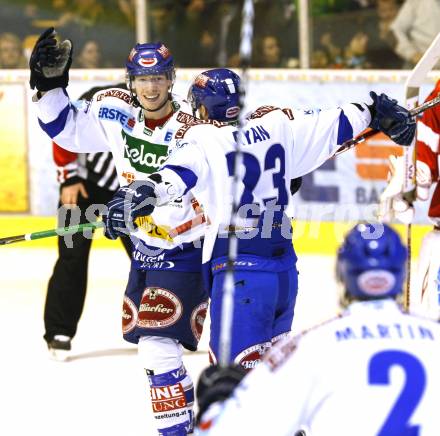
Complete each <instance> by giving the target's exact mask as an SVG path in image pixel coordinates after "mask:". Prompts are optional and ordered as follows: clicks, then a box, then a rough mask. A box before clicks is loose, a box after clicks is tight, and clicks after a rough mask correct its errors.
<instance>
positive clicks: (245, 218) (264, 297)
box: [107, 69, 415, 368]
mask: <svg viewBox="0 0 440 436" xmlns="http://www.w3.org/2000/svg"><path fill="white" fill-rule="evenodd" d="M239 85H240V84H239V78H238V76H237V75H236V74H235V73H233V72H232V71H230V70H227V69H216V70H210V71H207V72H204V73H202V74H200V75H199V76H198V77H197V78H196V80H195V82H194V83H193V85H192V87H191V89H190V96H191V100H192V102H193V107H194V109H196V110H198V112H199V115H200V118H202V121H200V120H197V119H188V124H187V125H186V126H184V127H182V128H181V129H179V130H178V131H177V133H176V139H177V143H176V147H175V149H173V150H172V152H171V154H170V156H169V157H168V159H167V161H166V162H165V165H164V166H163V169H162V170H161V171H159V172H158V173H156V174H152V175H151V176H150V177H149V178H148V181H147V182H135V183H133V184H131V185H130V186H129V187H128V188H127V189H124V190H120V191H119V192H117V193H116V194H115V196H114V199H113V200H112V202H110V203H109V205H108V206H109V213H108V217H107V226H108V228H109V229H111V232H114V233H116V234H120V233H124V231H125V230H124V229H125V226H126V225H127V223H128V224H130V222H131V221H132V220H133V219H135V218H136V217H137V216H142V215H149V214H150V213H152V211H153V210H156V207H157V209H160V206H162V205H164V204H167V203H168V201H171V200H172V199H173V198H175V197H176V196H179V195H181V194H182V193H183V192H185V191H186V190H188V189H193V191H194V192H197V197H200V199H201V201H202V204H204V206H205V208H206V209H205V211H206V213H207V216H208V217H209V220H210V222H211V224H210V226H209V229H208V231H207V233H206V235H205V241H204V247H203V262H204V263H205V264H206V265H207V266H208V269H209V270H210V273H211V276H212V279H211V280H212V284H211V295H210V296H211V318H212V319H211V339H210V343H211V350H212V352H213V353H214V355H215V356H217V355H218V352H219V350H218V348H219V332H220V313H221V300H222V288H223V280H224V277H225V269H226V265H227V249H226V242H227V237H228V234H229V233H230V232H234V231H235V232H236V234H237V237H238V239H239V243H238V257H237V260H236V262H235V264H234V271H235V277H234V280H235V283H236V285H237V286H236V291H235V301H236V302H235V305H234V314H233V318H234V325H233V332H234V334H233V337H232V338H231V342H232V344H231V348H232V349H231V359H233V361H235V362H237V363H240V364H242V365H243V366H245V367H247V368H249V367H252V366H254V363H256V362H257V361H258V360H259V358H260V357H261V355H262V354H263V353H264V351H265V349H266V348H268V347H270V344H271V342H272V341H273V340H274V339H276V337H277V336H278V335H280V334H285V333H286V332H288V331H289V330H290V328H291V322H292V317H293V307H294V304H295V297H296V269H295V262H296V257H295V254H294V252H293V248H292V242H291V225H290V219H289V217H287V216H286V214H285V213H284V211H285V210H286V208H287V207H289V206H290V202H291V201H292V200H291V196H290V195H288V192H289V188H290V181H291V180H292V179H295V178H298V177H301V176H302V175H304V174H307V173H308V172H310V171H312V170H313V169H315V168H317V167H319V166H320V165H321V164H322V163H323V162H324V161H325V160H326V159H328V158H329V157H331V156H332V155H333V154H334V153H335V152H336V151H337V150H338V148H339V146H340V145H341V144H342V143H343V142H344V141H346V140H348V139H350V138H352V137H353V136H354V135H357V134H358V133H360V132H361V131H362V130H364V129H365V128H366V127H367V126H369V125H370V126H373V127H374V128H376V129H380V130H381V131H383V132H385V133H387V134H388V135H392V136H394V137H395V140H396V141H397V142H400V143H401V144H408V143H410V142H411V140H412V138H413V136H414V130H415V122H414V120H412V119H411V118H410V116H409V113H408V111H407V110H406V109H404V108H402V107H400V106H398V105H397V104H396V102H395V101H394V100H390V99H389V98H388V97H387V96H385V95H384V94H382V95H381V96H377V95H376V94H374V93H372V97H373V100H374V101H373V104H372V105H367V104H364V103H362V104H346V105H343V106H342V107H340V108H336V109H331V110H325V111H320V110H315V111H295V112H294V111H292V110H291V109H283V110H281V109H279V108H276V107H272V106H264V107H260V108H258V109H257V110H256V111H254V112H253V113H251V114H250V115H249V117H248V120H247V122H246V124H245V125H244V126H243V129H242V131H241V132H239V131H238V130H237V127H236V126H234V125H231V124H230V123H221V122H219V121H218V120H219V114H223V117H222V118H221V120H223V119H226V120H228V119H229V120H236V118H237V115H238V112H239V107H238V93H239ZM228 117H229V118H228ZM385 118H386V119H387V123H386V125H387V127H386V128H385V127H383V126H382V124H381V122H382V121H383V120H384V119H385ZM239 135H241V136H240V137H239ZM236 140H241V141H242V143H243V144H242V149H243V166H242V168H240V169H239V170H238V171H240V172H242V174H243V179H242V182H241V183H240V184H239V187H238V189H239V193H240V196H241V200H240V205H239V206H240V208H239V213H238V216H237V219H236V220H235V223H234V224H233V225H234V227H233V228H231V222H230V218H231V198H232V195H233V193H232V191H231V190H232V188H231V179H232V177H231V176H233V162H234V158H235V153H236V152H235V141H236ZM195 156H197V159H195V158H194V157H195ZM268 290H270V292H268Z"/></svg>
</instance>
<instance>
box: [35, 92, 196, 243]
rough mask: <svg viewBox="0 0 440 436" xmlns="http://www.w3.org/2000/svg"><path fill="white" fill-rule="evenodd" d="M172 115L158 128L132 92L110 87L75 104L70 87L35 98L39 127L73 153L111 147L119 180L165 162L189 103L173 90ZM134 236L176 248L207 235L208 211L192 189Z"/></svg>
mask: <svg viewBox="0 0 440 436" xmlns="http://www.w3.org/2000/svg"><path fill="white" fill-rule="evenodd" d="M172 104H173V109H174V114H173V115H172V117H171V118H169V119H168V120H167V121H166V122H165V123H164V124H163V125H162V126H159V127H156V128H155V129H154V130H151V129H149V128H148V127H146V125H145V120H144V115H143V112H142V109H141V108H139V107H134V106H133V105H132V104H131V97H130V94H129V92H127V91H125V90H122V89H117V88H111V89H105V90H103V91H99V92H97V93H96V94H95V95H94V97H93V99H92V100H91V101H90V102H87V101H82V104H81V105H80V106H78V105H73V104H72V102H71V100H70V99H69V96H68V95H67V93H66V91H65V90H63V89H62V88H56V89H53V90H51V91H48V92H47V93H45V94H44V96H43V97H42V98H41V99H39V100H38V101H37V102H35V106H36V108H37V112H38V119H39V123H40V126H41V128H42V129H43V130H44V131H45V132H46V133H47V134H48V135H49V136H50V137H51V138H52V139H53V141H55V142H56V143H57V144H58V145H59V146H61V147H63V148H64V149H66V150H69V151H70V152H73V153H94V152H102V151H111V153H112V154H113V159H114V162H115V165H116V170H117V173H118V178H119V184H120V185H121V186H124V185H127V184H129V183H131V182H132V181H134V180H136V179H141V180H142V179H145V178H147V176H148V175H149V174H151V173H153V172H155V171H156V170H158V169H159V167H160V166H161V165H162V164H163V162H164V161H165V159H166V156H167V154H168V147H169V146H171V145H173V144H174V134H175V132H176V131H177V130H178V129H179V127H181V126H182V123H181V122H180V121H178V115H179V114H181V113H183V112H182V111H186V112H190V111H191V108H190V106H189V105H188V103H187V102H186V101H184V100H182V99H180V98H178V97H177V96H174V95H173V101H172ZM138 225H139V227H138V228H137V230H136V231H135V232H134V233H133V235H134V236H136V237H137V238H139V239H141V240H142V241H144V242H145V243H146V244H148V245H149V246H152V247H158V248H163V249H173V248H175V247H177V246H179V245H180V244H182V243H186V242H192V241H194V240H196V239H199V238H200V237H201V236H202V235H203V234H204V216H203V214H202V213H201V207H200V205H199V203H198V202H197V200H196V199H195V198H194V196H193V195H192V193H191V192H187V193H182V195H181V196H180V197H179V198H175V199H174V201H172V202H171V203H170V204H168V205H167V206H165V207H162V208H157V209H156V210H155V211H154V212H153V214H152V215H151V216H150V217H146V218H145V219H144V218H142V219H139V222H138Z"/></svg>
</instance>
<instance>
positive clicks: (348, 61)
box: [344, 31, 371, 69]
mask: <svg viewBox="0 0 440 436" xmlns="http://www.w3.org/2000/svg"><path fill="white" fill-rule="evenodd" d="M367 52H368V35H367V34H366V33H365V32H362V31H361V32H357V33H356V34H355V35H354V36H353V38H351V40H350V42H349V44H348V46H347V47H346V48H345V51H344V65H345V67H346V68H355V69H360V68H371V63H370V62H369V61H368V58H367Z"/></svg>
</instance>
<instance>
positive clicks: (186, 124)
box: [174, 111, 230, 139]
mask: <svg viewBox="0 0 440 436" xmlns="http://www.w3.org/2000/svg"><path fill="white" fill-rule="evenodd" d="M176 120H177V121H178V122H179V123H181V124H183V126H181V127H180V128H179V129H178V130H177V132H176V133H175V135H174V138H175V139H182V138H183V137H184V136H185V134H186V133H187V132H188V130H189V129H190V128H191V127H194V126H203V125H211V126H214V127H225V126H229V125H230V124H228V123H223V122H221V121H217V120H200V119H199V118H196V117H194V116H193V115H190V114H188V113H186V112H183V111H179V113H178V114H177V117H176Z"/></svg>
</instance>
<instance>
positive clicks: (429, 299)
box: [382, 81, 440, 319]
mask: <svg viewBox="0 0 440 436" xmlns="http://www.w3.org/2000/svg"><path fill="white" fill-rule="evenodd" d="M439 93H440V81H438V82H437V84H436V86H435V88H434V89H433V91H432V92H431V94H430V95H429V96H428V97H427V99H426V101H429V100H432V99H433V98H435V97H437V96H438V95H439ZM439 138H440V108H439V106H435V107H433V108H431V109H428V110H426V111H425V112H424V113H423V116H422V117H421V119H419V120H418V121H417V138H416V139H417V141H416V199H417V200H420V201H426V200H428V199H429V197H430V191H431V186H432V184H436V187H435V189H434V192H433V194H432V198H431V204H430V206H429V211H428V217H429V219H430V220H431V222H432V223H433V225H434V227H433V229H432V230H431V231H430V232H429V233H427V234H426V235H425V237H424V238H423V241H422V245H421V249H420V253H419V260H418V267H417V274H416V275H415V280H414V282H413V283H412V286H411V294H410V310H411V311H412V312H416V313H423V314H426V315H427V316H430V317H432V318H434V319H438V318H439V317H440V255H439V253H440V183H438V180H439V177H440V175H439V174H440V173H439V170H440V139H439ZM390 166H391V172H392V174H393V175H392V178H391V180H390V182H389V185H388V187H387V189H386V190H385V191H384V193H383V197H382V198H384V199H386V198H388V194H391V195H392V197H391V206H392V207H391V211H390V212H391V217H395V218H397V219H398V220H399V221H401V222H404V223H410V222H411V221H412V220H413V217H414V207H413V206H412V205H411V204H409V203H408V202H407V201H406V200H405V199H404V197H403V195H402V191H403V183H404V180H403V178H404V176H405V170H404V158H403V157H395V156H390ZM396 192H397V194H396Z"/></svg>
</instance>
